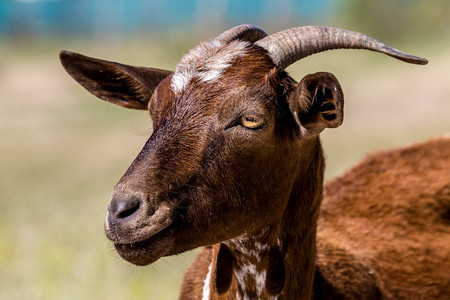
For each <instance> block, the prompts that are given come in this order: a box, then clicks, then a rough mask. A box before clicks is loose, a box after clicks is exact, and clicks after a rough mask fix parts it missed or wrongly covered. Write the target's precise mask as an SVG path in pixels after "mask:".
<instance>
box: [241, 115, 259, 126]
mask: <svg viewBox="0 0 450 300" xmlns="http://www.w3.org/2000/svg"><path fill="white" fill-rule="evenodd" d="M241 124H242V126H244V127H246V128H249V129H258V128H261V127H262V126H263V125H264V119H263V118H261V117H258V116H255V115H246V116H242V117H241Z"/></svg>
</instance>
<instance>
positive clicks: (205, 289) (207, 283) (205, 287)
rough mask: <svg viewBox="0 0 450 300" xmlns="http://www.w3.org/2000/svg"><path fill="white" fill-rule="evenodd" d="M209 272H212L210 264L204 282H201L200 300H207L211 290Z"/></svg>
mask: <svg viewBox="0 0 450 300" xmlns="http://www.w3.org/2000/svg"><path fill="white" fill-rule="evenodd" d="M211 271H212V262H211V263H210V264H209V267H208V274H207V275H206V278H205V281H203V293H202V300H209V293H210V290H211V289H210V283H211Z"/></svg>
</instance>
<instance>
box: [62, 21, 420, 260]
mask: <svg viewBox="0 0 450 300" xmlns="http://www.w3.org/2000/svg"><path fill="white" fill-rule="evenodd" d="M287 35H288V36H289V38H286V36H287ZM265 36H266V34H265V33H264V32H263V31H262V30H261V29H259V28H256V27H254V26H249V25H243V26H238V27H236V28H234V29H232V30H229V31H227V32H225V33H224V34H222V35H220V36H219V37H218V38H216V39H214V40H212V41H210V42H205V43H202V44H200V45H199V46H198V47H197V48H196V49H194V50H192V51H191V52H190V53H189V54H188V55H186V56H185V57H184V58H183V59H182V61H181V62H180V63H179V64H178V65H177V67H176V70H175V72H170V71H165V70H159V69H152V68H144V67H133V66H128V65H123V64H119V63H114V62H108V61H104V60H99V59H94V58H89V57H86V56H82V55H79V54H75V53H69V52H64V51H63V52H61V54H60V58H61V61H62V64H63V66H64V67H65V68H66V70H67V72H68V73H69V74H70V75H71V76H72V77H73V78H74V79H75V80H77V81H78V82H79V83H80V84H81V85H83V86H84V87H85V88H86V89H88V90H89V91H90V92H92V93H93V94H95V95H96V96H98V97H100V98H102V99H104V100H106V101H108V102H111V103H114V104H117V105H119V106H123V107H127V108H135V109H149V111H150V115H151V117H152V121H153V130H154V132H153V134H152V135H151V137H150V139H149V140H148V141H147V143H146V144H145V146H144V148H143V149H142V151H141V153H139V155H138V157H137V158H136V160H135V161H134V162H133V163H132V165H131V166H130V168H129V169H128V170H127V172H126V173H125V175H124V176H123V177H122V178H121V179H120V181H119V183H118V184H117V185H116V187H115V188H114V191H113V194H112V199H111V203H110V205H109V207H108V213H107V218H106V222H105V231H106V235H107V236H108V238H109V239H111V240H112V241H113V242H114V243H115V246H116V249H117V251H118V252H119V254H120V255H121V256H122V257H123V258H125V259H126V260H128V261H130V262H132V263H135V264H138V265H145V264H149V263H151V262H153V261H155V260H157V259H158V258H159V257H161V256H165V255H172V254H176V253H180V252H183V251H185V250H189V249H193V248H195V247H198V246H201V245H208V244H213V243H217V242H220V241H224V240H227V239H230V238H233V237H236V236H239V235H241V234H244V233H251V232H252V231H255V230H258V229H262V228H264V227H267V226H270V225H271V224H275V223H277V221H279V220H280V219H281V217H282V215H283V213H284V210H285V208H286V206H287V204H288V200H289V198H290V196H291V192H292V190H293V186H294V185H296V184H297V182H298V181H301V180H302V178H301V176H306V177H307V176H315V174H308V173H307V172H308V171H307V168H308V167H309V165H310V163H311V162H312V161H316V160H318V156H317V155H319V156H320V155H321V152H320V145H319V143H318V139H317V136H318V135H319V133H320V132H321V131H322V130H323V129H324V128H326V127H337V126H339V125H340V124H341V123H342V119H343V112H342V109H343V95H342V91H341V88H340V86H339V83H338V82H337V80H336V78H335V77H334V76H333V75H331V74H328V73H316V74H313V75H308V76H306V77H305V78H304V79H303V80H302V81H301V82H300V83H298V84H297V83H296V82H295V81H294V80H292V79H291V78H290V77H289V76H287V74H286V73H285V72H284V71H283V70H284V68H285V67H287V66H288V65H289V64H291V63H293V62H295V61H296V60H298V59H300V58H302V57H305V56H307V55H311V54H313V53H317V52H321V51H325V50H328V49H336V48H364V49H370V50H374V51H378V52H383V53H387V54H389V55H391V56H394V57H396V58H399V59H402V60H405V61H408V62H412V63H419V64H424V63H426V60H424V59H421V58H418V57H414V56H411V55H409V54H406V53H403V52H401V51H399V50H397V49H393V48H391V47H390V46H388V45H385V44H383V43H381V42H379V41H376V40H374V39H372V38H370V37H367V36H365V35H362V34H360V33H355V32H350V31H346V30H342V29H336V28H326V27H299V28H294V29H289V30H286V31H282V32H279V33H276V34H274V35H271V36H267V37H265ZM261 38H262V39H261ZM298 45H301V46H300V47H299V46H298ZM318 145H319V146H318ZM318 153H319V154H318ZM303 179H304V178H303ZM317 181H318V182H319V181H320V179H319V180H317ZM319 193H320V192H319ZM312 198H314V199H319V201H320V197H312ZM310 205H313V204H312V203H311V204H310ZM317 205H318V204H317V203H315V206H316V207H317ZM303 211H311V210H310V209H305V210H303Z"/></svg>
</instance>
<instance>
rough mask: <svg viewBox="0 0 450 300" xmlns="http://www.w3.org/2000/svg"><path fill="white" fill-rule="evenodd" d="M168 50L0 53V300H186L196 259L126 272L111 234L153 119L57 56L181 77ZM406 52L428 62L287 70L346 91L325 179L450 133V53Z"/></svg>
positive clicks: (333, 63) (138, 46)
mask: <svg viewBox="0 0 450 300" xmlns="http://www.w3.org/2000/svg"><path fill="white" fill-rule="evenodd" d="M163 42H164V41H156V42H155V43H150V42H146V43H144V45H142V42H141V41H138V40H133V41H131V42H130V43H119V42H118V41H110V42H109V44H106V45H105V44H103V45H101V44H90V43H86V42H79V41H76V42H73V41H72V42H61V41H58V42H52V43H49V44H47V45H41V46H39V48H36V49H33V48H29V47H20V46H21V45H19V47H12V45H5V43H2V44H1V45H2V46H0V57H1V58H0V59H1V60H0V65H1V69H0V85H1V89H0V101H1V108H0V191H1V193H0V266H1V267H0V299H149V298H151V299H176V298H177V294H178V289H179V285H180V281H181V278H182V274H183V271H184V270H185V269H186V267H187V266H188V265H189V263H190V261H191V260H192V258H193V256H194V255H195V252H190V253H187V254H183V255H180V256H177V257H170V258H164V259H161V260H160V261H158V262H157V263H155V264H153V265H151V266H149V267H145V268H138V267H134V266H131V265H129V264H127V263H125V262H123V261H122V260H121V259H120V258H119V257H118V256H117V254H115V252H114V250H113V248H112V246H111V245H110V243H109V242H108V241H107V239H106V238H105V237H104V234H103V219H104V216H105V213H106V207H107V205H108V202H109V195H110V192H111V190H112V187H113V186H114V184H115V183H116V182H117V180H118V179H119V178H120V176H121V175H122V174H123V172H124V171H125V170H126V168H127V167H128V165H129V164H130V163H131V161H132V160H133V159H134V157H135V156H136V155H137V153H138V152H139V151H140V149H141V147H142V146H143V144H144V143H145V141H146V139H147V138H148V136H149V135H150V133H151V128H150V120H149V118H148V116H147V114H146V113H145V112H136V111H128V110H123V109H120V108H116V107H113V106H111V105H108V104H106V103H104V102H102V101H99V100H97V99H95V98H94V97H93V96H91V95H90V94H88V93H87V92H85V91H84V90H83V89H82V88H81V87H79V86H77V84H76V83H74V82H73V80H71V78H70V77H69V76H68V75H67V74H65V72H64V71H63V69H62V67H60V65H59V61H58V58H57V53H58V51H59V50H60V49H63V48H68V50H75V51H80V52H83V53H85V54H88V55H92V56H97V57H104V58H106V59H110V60H117V61H121V62H126V63H130V64H144V65H151V66H154V67H159V68H174V66H175V63H176V62H177V61H178V59H179V58H180V56H181V54H182V53H185V52H186V51H187V49H188V48H189V47H190V46H191V45H192V44H189V47H187V46H186V47H184V46H182V45H181V44H180V45H169V46H170V47H169V48H170V49H171V50H170V51H166V47H168V46H167V44H164V43H163ZM190 43H192V42H190ZM124 44H125V45H124ZM16 46H17V45H16ZM22 46H23V45H22ZM408 49H409V50H411V52H414V53H415V54H419V55H424V56H426V57H427V58H429V59H430V64H429V65H428V66H426V67H417V66H411V65H407V64H403V63H400V62H397V61H394V60H392V59H390V58H386V57H384V56H381V55H374V54H371V53H367V52H356V51H340V52H338V51H336V52H333V53H324V54H321V55H318V56H313V57H310V58H307V59H305V60H304V61H303V62H302V63H298V64H296V65H294V66H292V67H291V68H290V69H289V71H290V72H291V74H292V75H293V76H294V77H295V78H296V79H300V78H301V77H302V76H303V75H305V74H307V73H313V72H317V71H322V70H326V71H331V72H333V73H334V74H335V75H336V76H337V77H338V79H339V80H340V82H341V84H342V86H343V89H344V93H345V95H346V110H345V113H346V117H345V122H344V125H343V126H341V127H340V128H338V129H333V130H328V131H326V132H325V133H324V134H323V142H324V146H325V150H326V153H327V157H328V169H327V178H331V177H333V176H335V175H337V174H340V173H342V172H343V171H344V170H345V169H347V168H348V167H349V166H351V165H352V164H354V163H355V162H357V161H358V160H359V159H360V158H361V157H362V156H364V155H365V153H367V152H369V151H373V150H376V149H383V148H390V147H394V146H400V145H405V144H408V143H411V142H415V141H419V140H424V139H427V138H429V137H432V136H437V135H440V134H442V133H444V132H448V131H449V129H450V109H449V108H450V104H449V102H448V99H450V84H449V82H448V75H447V71H448V69H449V67H450V59H449V58H448V55H447V54H446V53H448V51H449V50H450V45H448V44H446V45H442V44H439V45H438V44H436V45H429V46H420V45H419V46H416V45H413V46H410V47H408ZM414 49H419V50H420V51H419V50H414ZM31 53H33V54H31Z"/></svg>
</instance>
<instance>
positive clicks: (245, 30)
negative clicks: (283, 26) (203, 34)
mask: <svg viewBox="0 0 450 300" xmlns="http://www.w3.org/2000/svg"><path fill="white" fill-rule="evenodd" d="M266 36H267V33H266V32H265V31H264V30H262V29H261V28H259V27H258V26H255V25H249V24H243V25H239V26H236V27H233V28H231V29H228V30H227V31H225V32H224V33H222V34H221V35H219V36H218V37H216V38H215V40H217V41H219V42H221V43H223V44H228V43H229V42H231V41H234V40H244V41H248V42H251V43H254V42H256V41H258V40H260V39H262V38H264V37H266Z"/></svg>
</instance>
